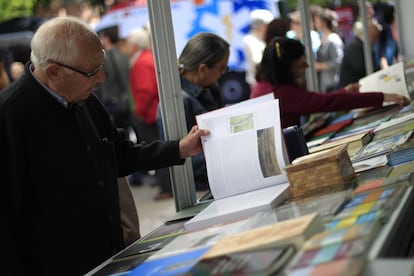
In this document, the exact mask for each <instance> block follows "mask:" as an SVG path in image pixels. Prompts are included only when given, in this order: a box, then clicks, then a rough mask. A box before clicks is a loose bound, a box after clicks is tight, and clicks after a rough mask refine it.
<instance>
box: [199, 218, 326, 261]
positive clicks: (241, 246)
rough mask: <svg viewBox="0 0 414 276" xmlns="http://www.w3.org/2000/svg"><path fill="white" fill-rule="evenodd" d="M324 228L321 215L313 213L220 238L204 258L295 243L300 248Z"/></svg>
mask: <svg viewBox="0 0 414 276" xmlns="http://www.w3.org/2000/svg"><path fill="white" fill-rule="evenodd" d="M324 229H325V226H324V223H323V221H322V218H321V217H320V215H319V214H317V213H313V214H310V215H306V216H302V217H298V218H294V219H291V220H286V221H282V222H279V223H274V224H270V225H266V226H262V227H259V228H256V229H252V230H248V231H244V232H241V233H237V234H233V235H228V236H225V237H223V238H221V239H219V240H218V241H217V242H216V243H215V244H214V245H213V246H212V247H211V248H210V250H208V251H207V252H206V254H204V255H203V258H212V257H215V256H221V255H225V254H231V253H235V252H241V251H246V250H252V249H260V248H272V247H275V246H282V245H286V244H293V245H294V246H295V247H296V248H300V247H301V246H302V245H303V244H304V242H305V241H306V240H307V239H309V238H310V237H311V236H313V235H314V234H316V233H319V232H321V231H323V230H324Z"/></svg>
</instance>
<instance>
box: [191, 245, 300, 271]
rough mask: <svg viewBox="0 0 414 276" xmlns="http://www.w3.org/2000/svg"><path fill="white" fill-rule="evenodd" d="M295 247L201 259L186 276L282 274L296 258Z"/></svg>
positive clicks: (250, 251) (289, 246)
mask: <svg viewBox="0 0 414 276" xmlns="http://www.w3.org/2000/svg"><path fill="white" fill-rule="evenodd" d="M295 252H296V249H295V247H294V246H293V245H288V246H283V247H275V248H267V249H261V250H249V251H245V252H239V253H232V254H227V255H222V256H217V257H213V258H205V259H203V258H202V259H201V260H200V261H199V262H198V263H197V264H196V265H194V266H193V268H191V270H190V271H189V272H187V273H186V274H185V275H186V276H190V275H194V276H201V275H202V276H213V275H214V276H221V275H238V276H243V275H245V276H247V275H249V276H250V275H255V276H267V275H274V274H275V273H278V272H281V271H282V270H283V269H284V268H285V266H286V265H287V264H288V263H289V261H290V260H291V259H292V257H293V256H294V253H295Z"/></svg>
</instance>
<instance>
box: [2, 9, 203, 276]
mask: <svg viewBox="0 0 414 276" xmlns="http://www.w3.org/2000/svg"><path fill="white" fill-rule="evenodd" d="M31 48H32V53H31V62H29V63H28V64H26V67H25V72H24V73H23V75H22V77H21V78H19V79H18V80H16V81H15V82H13V84H11V85H10V86H9V87H8V88H7V89H6V90H4V91H3V93H1V95H0V152H1V154H0V183H1V187H2V193H1V195H2V196H1V197H2V198H1V200H0V202H1V203H0V204H1V208H0V212H1V213H0V221H1V224H0V234H1V235H0V237H1V239H2V240H1V244H2V252H3V256H2V258H1V267H2V268H1V270H2V274H3V275H11V274H12V275H43V276H44V275H81V274H84V273H86V272H87V271H89V270H91V269H92V268H94V267H95V266H97V265H98V264H100V263H101V262H103V261H104V260H106V259H107V258H109V257H111V256H112V255H113V254H114V253H116V252H118V251H119V250H121V249H122V248H123V247H124V241H123V238H122V230H121V224H120V208H119V198H118V186H117V177H118V176H125V175H128V174H130V173H132V172H134V171H135V170H138V169H141V170H149V169H156V168H160V167H165V166H171V165H178V164H182V163H183V162H184V158H186V157H190V156H193V155H195V154H198V153H200V152H201V150H202V148H201V143H200V136H202V135H208V131H206V130H199V129H198V128H197V127H194V128H192V129H191V131H190V132H189V134H188V135H187V136H185V137H184V138H182V139H181V140H179V141H165V142H154V143H151V144H147V145H134V144H132V143H130V142H129V141H128V139H127V138H126V136H125V135H124V134H123V133H122V132H120V131H119V130H117V129H116V127H115V126H114V124H113V123H112V121H111V119H110V116H109V114H108V112H107V111H106V110H105V108H104V106H103V105H102V104H101V102H100V101H99V100H98V99H97V98H96V97H95V96H94V95H93V94H92V91H93V89H94V87H95V85H96V84H98V83H101V82H103V81H104V80H105V74H104V72H103V70H102V68H103V63H104V59H105V52H104V51H103V49H102V44H101V41H100V39H99V37H98V36H97V35H96V34H95V33H93V32H92V31H91V30H90V28H89V27H88V26H87V25H85V24H84V23H83V22H81V21H79V20H77V19H75V18H70V17H58V18H54V19H51V20H49V21H47V22H46V23H44V24H43V25H41V26H40V27H39V29H38V30H37V32H36V33H35V35H34V36H33V39H32V42H31Z"/></svg>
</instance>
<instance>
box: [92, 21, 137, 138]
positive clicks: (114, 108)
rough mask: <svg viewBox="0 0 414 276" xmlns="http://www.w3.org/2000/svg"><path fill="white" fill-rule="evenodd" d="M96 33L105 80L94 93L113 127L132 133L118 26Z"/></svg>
mask: <svg viewBox="0 0 414 276" xmlns="http://www.w3.org/2000/svg"><path fill="white" fill-rule="evenodd" d="M97 33H98V35H99V37H100V38H101V41H102V46H103V48H104V49H105V51H106V58H105V62H104V67H103V70H104V71H105V75H106V79H105V81H104V82H102V83H100V84H99V85H98V86H97V89H96V90H95V93H96V95H97V96H98V98H99V99H100V100H101V101H102V103H103V104H104V105H105V107H106V109H107V110H108V111H109V114H110V115H111V117H112V119H113V121H114V123H115V125H116V126H117V127H120V128H124V129H126V130H128V131H132V127H131V115H132V114H131V111H132V105H131V99H130V98H131V95H130V93H131V92H130V88H129V80H128V75H129V62H128V58H127V57H126V56H125V55H124V54H123V53H121V51H120V50H119V48H118V43H119V40H120V39H119V30H118V26H116V25H115V26H110V27H107V28H104V29H101V30H99V31H98V32H97Z"/></svg>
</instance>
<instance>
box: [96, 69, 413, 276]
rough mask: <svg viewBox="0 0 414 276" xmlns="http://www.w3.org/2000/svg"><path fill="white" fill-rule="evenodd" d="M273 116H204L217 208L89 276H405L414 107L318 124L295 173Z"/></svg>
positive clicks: (169, 226) (199, 212)
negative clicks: (208, 134)
mask: <svg viewBox="0 0 414 276" xmlns="http://www.w3.org/2000/svg"><path fill="white" fill-rule="evenodd" d="M399 66H400V65H399ZM393 74H395V73H394V72H393ZM382 76H383V75H382ZM373 77H376V75H374V76H373ZM363 84H364V86H369V85H370V84H371V81H370V80H369V79H364V80H363ZM411 92H412V91H407V93H408V94H407V95H408V96H409V98H411V96H410V94H411ZM402 93H405V92H402ZM278 114H279V103H278V100H277V99H274V98H273V97H272V96H264V97H261V98H257V99H254V100H247V101H245V102H242V103H240V104H235V105H232V106H229V107H226V108H224V109H222V110H217V111H213V112H209V113H206V114H202V115H200V116H199V117H198V118H197V122H198V124H199V126H200V127H202V128H206V129H209V130H210V131H211V133H212V135H210V136H208V137H205V138H203V140H202V143H203V149H204V153H205V157H206V164H207V171H208V177H209V182H210V186H211V193H212V195H213V198H214V199H206V200H203V201H199V202H198V203H197V204H196V205H194V206H192V207H190V208H186V209H183V210H180V211H179V212H177V214H176V215H175V216H174V217H173V218H171V219H170V220H168V221H166V222H165V223H164V224H163V225H161V226H159V227H158V228H157V229H155V230H154V231H153V232H151V233H150V234H148V235H146V236H144V237H142V238H141V239H140V240H138V241H136V242H135V243H133V244H132V245H130V246H129V247H127V248H126V249H125V250H123V251H122V252H119V253H118V254H116V255H115V256H113V257H112V258H111V259H109V260H107V261H106V262H105V263H103V264H101V265H100V266H99V267H97V268H95V269H94V270H93V271H91V272H90V273H88V275H273V274H277V275H279V274H280V275H390V274H391V273H394V274H396V275H412V274H413V273H414V261H413V256H414V220H413V219H412V211H411V209H412V206H413V204H414V192H413V184H414V142H413V141H414V140H413V135H414V132H413V131H414V102H411V103H410V105H408V106H406V107H399V106H396V105H385V106H384V107H382V108H379V109H371V110H353V111H350V112H347V113H346V114H339V113H338V114H329V116H326V114H325V115H324V117H323V119H324V122H323V124H319V123H318V128H315V129H309V128H308V129H304V133H303V134H304V135H306V144H307V148H308V150H309V152H308V153H307V152H306V153H304V154H303V156H299V157H296V158H294V160H292V161H291V160H290V159H291V156H289V149H286V146H285V143H284V139H285V136H283V131H282V130H281V127H280V120H279V119H278V120H274V119H273V120H272V119H270V118H275V117H277V118H278ZM278 273H279V274H278Z"/></svg>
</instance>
